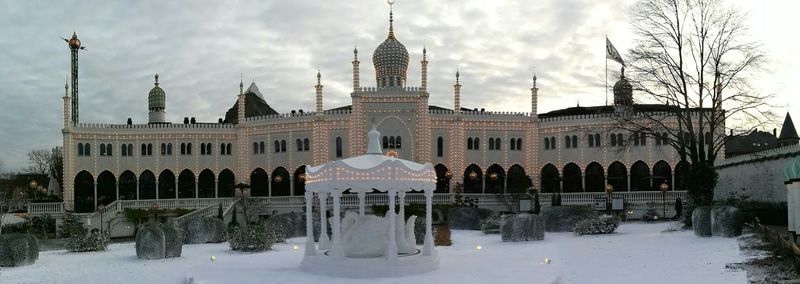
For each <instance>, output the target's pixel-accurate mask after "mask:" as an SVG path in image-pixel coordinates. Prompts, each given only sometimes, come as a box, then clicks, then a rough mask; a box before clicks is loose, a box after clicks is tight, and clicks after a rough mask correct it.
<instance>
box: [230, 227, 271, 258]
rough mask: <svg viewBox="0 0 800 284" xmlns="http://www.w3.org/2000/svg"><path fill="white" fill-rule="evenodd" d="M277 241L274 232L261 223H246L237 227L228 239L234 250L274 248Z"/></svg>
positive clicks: (250, 250)
mask: <svg viewBox="0 0 800 284" xmlns="http://www.w3.org/2000/svg"><path fill="white" fill-rule="evenodd" d="M274 242H275V238H274V233H273V232H269V231H268V230H267V226H265V225H264V224H261V223H252V224H246V225H242V226H239V227H236V228H235V229H234V230H233V232H231V235H230V237H229V239H228V243H230V245H231V249H232V250H236V251H246V252H259V251H265V250H270V249H272V244H273V243H274Z"/></svg>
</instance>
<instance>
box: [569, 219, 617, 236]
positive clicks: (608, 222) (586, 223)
mask: <svg viewBox="0 0 800 284" xmlns="http://www.w3.org/2000/svg"><path fill="white" fill-rule="evenodd" d="M617 227H619V219H618V218H617V217H614V216H611V215H606V214H603V215H600V216H597V215H595V216H592V217H591V218H589V219H586V220H583V221H580V222H578V224H575V228H574V229H573V232H574V233H575V235H576V236H582V235H597V234H610V233H613V232H614V231H616V230H617Z"/></svg>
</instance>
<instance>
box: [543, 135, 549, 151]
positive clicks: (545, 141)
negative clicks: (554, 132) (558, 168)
mask: <svg viewBox="0 0 800 284" xmlns="http://www.w3.org/2000/svg"><path fill="white" fill-rule="evenodd" d="M544 149H545V150H550V139H549V138H547V137H545V138H544Z"/></svg>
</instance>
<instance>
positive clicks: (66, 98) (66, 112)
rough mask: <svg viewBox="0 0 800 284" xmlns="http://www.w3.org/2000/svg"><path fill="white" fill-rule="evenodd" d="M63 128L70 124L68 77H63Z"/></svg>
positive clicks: (70, 105)
mask: <svg viewBox="0 0 800 284" xmlns="http://www.w3.org/2000/svg"><path fill="white" fill-rule="evenodd" d="M64 79H65V80H64V128H68V127H70V126H72V115H71V111H70V110H71V108H72V103H71V98H70V97H69V79H68V78H64Z"/></svg>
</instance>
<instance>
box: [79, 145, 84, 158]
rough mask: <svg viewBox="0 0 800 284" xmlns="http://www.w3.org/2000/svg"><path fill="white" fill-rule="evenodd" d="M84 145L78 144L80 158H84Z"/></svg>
mask: <svg viewBox="0 0 800 284" xmlns="http://www.w3.org/2000/svg"><path fill="white" fill-rule="evenodd" d="M83 155H84V153H83V143H78V156H83Z"/></svg>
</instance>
